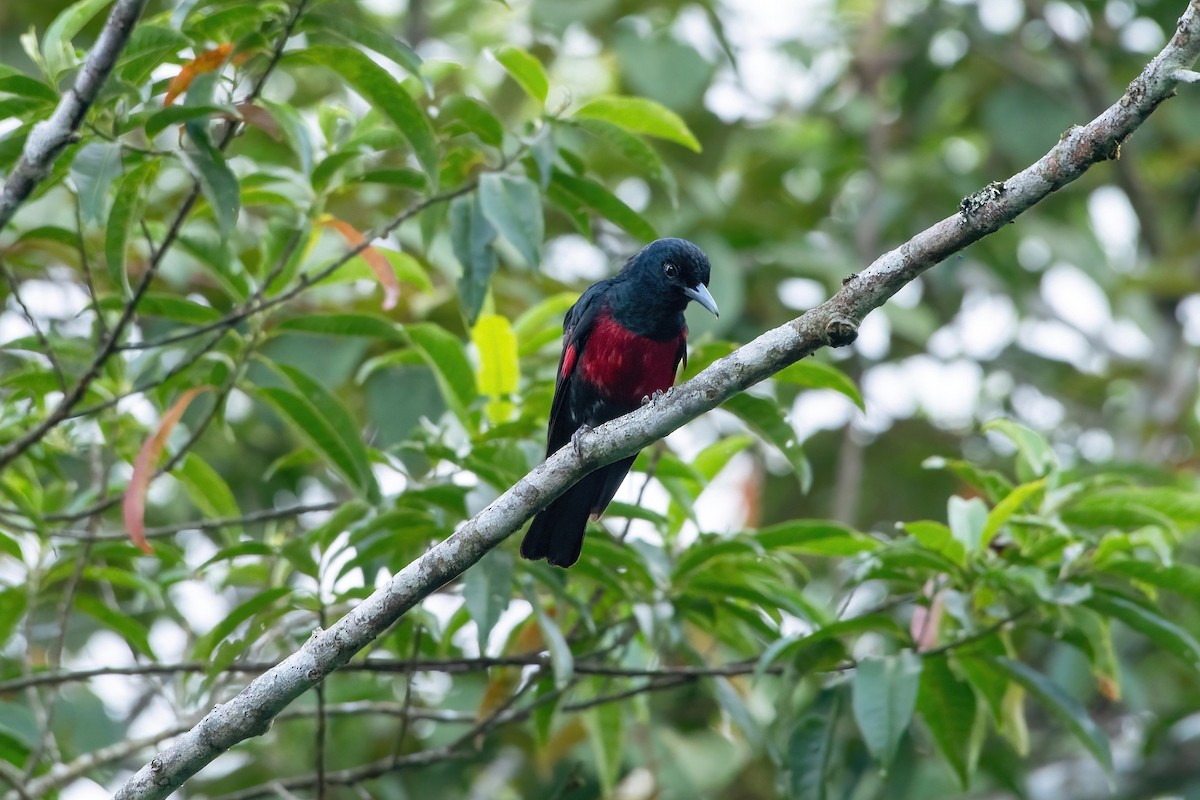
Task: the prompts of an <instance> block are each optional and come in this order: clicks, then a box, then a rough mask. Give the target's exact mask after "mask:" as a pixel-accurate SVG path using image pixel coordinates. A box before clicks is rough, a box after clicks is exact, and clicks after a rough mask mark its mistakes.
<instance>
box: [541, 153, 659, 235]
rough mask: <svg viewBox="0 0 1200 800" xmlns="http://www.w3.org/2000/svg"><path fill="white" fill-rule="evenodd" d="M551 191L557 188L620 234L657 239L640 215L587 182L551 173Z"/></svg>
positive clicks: (582, 179) (606, 190)
mask: <svg viewBox="0 0 1200 800" xmlns="http://www.w3.org/2000/svg"><path fill="white" fill-rule="evenodd" d="M551 185H552V187H558V188H559V189H562V190H563V191H564V192H566V193H567V194H568V195H570V196H571V197H573V198H575V199H576V200H578V201H579V202H580V203H582V204H583V205H585V206H588V207H589V208H592V209H594V210H595V211H598V212H599V213H600V214H601V215H602V216H603V217H604V218H605V219H607V220H608V221H609V222H612V223H613V224H614V225H616V226H617V227H619V228H621V229H622V230H624V231H625V232H626V233H628V234H629V235H630V236H632V237H634V238H635V239H639V240H641V241H645V242H649V241H652V240H654V239H657V238H658V233H656V232H655V230H654V227H653V226H652V225H651V224H650V223H649V222H647V221H646V220H645V219H644V218H642V216H641V215H640V214H638V213H637V212H636V211H634V210H633V209H632V208H630V207H629V206H627V205H625V203H624V201H622V200H621V199H620V198H619V197H617V196H616V195H615V194H613V193H612V192H610V191H609V190H608V189H605V188H604V187H603V186H601V185H600V184H598V183H596V182H595V181H593V180H589V179H587V178H577V177H575V176H574V175H571V174H569V173H566V172H563V171H562V170H560V169H556V170H554V175H553V177H552V178H551Z"/></svg>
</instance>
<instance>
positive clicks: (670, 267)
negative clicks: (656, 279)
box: [663, 261, 679, 278]
mask: <svg viewBox="0 0 1200 800" xmlns="http://www.w3.org/2000/svg"><path fill="white" fill-rule="evenodd" d="M663 272H665V273H666V274H667V277H668V278H674V277H676V276H677V275H679V267H677V266H675V265H674V264H672V263H671V262H670V261H668V262H667V263H665V264H663Z"/></svg>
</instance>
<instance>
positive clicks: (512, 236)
mask: <svg viewBox="0 0 1200 800" xmlns="http://www.w3.org/2000/svg"><path fill="white" fill-rule="evenodd" d="M479 207H480V210H482V212H483V216H484V217H485V218H486V219H487V221H488V222H489V223H490V224H491V226H492V228H494V229H495V230H496V232H497V233H499V234H500V236H502V237H504V240H505V241H507V242H508V243H509V244H511V245H512V246H513V247H514V248H515V249H516V251H517V252H518V253H520V254H521V258H523V259H524V260H525V263H526V264H527V265H529V266H530V267H533V268H535V269H536V268H537V266H538V264H539V263H540V262H541V256H542V239H543V238H544V236H545V231H544V226H545V222H544V220H543V218H542V193H541V192H540V191H538V187H537V185H536V184H534V183H533V181H531V180H529V179H528V178H526V177H524V176H518V175H508V174H503V173H496V172H486V173H484V174H483V175H482V176H480V178H479Z"/></svg>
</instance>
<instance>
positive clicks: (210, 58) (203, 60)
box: [163, 44, 233, 106]
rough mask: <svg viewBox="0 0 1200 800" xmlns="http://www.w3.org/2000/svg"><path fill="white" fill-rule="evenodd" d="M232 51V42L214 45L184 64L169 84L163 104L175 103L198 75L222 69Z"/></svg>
mask: <svg viewBox="0 0 1200 800" xmlns="http://www.w3.org/2000/svg"><path fill="white" fill-rule="evenodd" d="M232 52H233V45H232V44H223V45H220V46H218V47H214V48H213V49H212V50H205V51H204V52H203V53H201V54H200V55H198V56H196V57H195V58H193V59H192V60H191V61H189V62H187V63H186V64H184V65H183V68H182V69H180V70H179V74H178V75H176V76H175V77H174V78H172V79H171V82H170V83H169V84H167V96H166V97H165V98H164V99H163V105H164V106H169V105H171V103H174V102H175V98H176V97H179V95H181V94H183V93H184V92H186V91H187V90H188V87H189V86H191V85H192V81H194V80H195V79H196V76H197V75H203V74H205V73H206V72H212V71H213V70H215V69H220V68H221V66H222V65H223V64H224V63H225V59H227V58H229V54H230V53H232Z"/></svg>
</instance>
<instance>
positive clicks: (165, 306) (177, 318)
mask: <svg viewBox="0 0 1200 800" xmlns="http://www.w3.org/2000/svg"><path fill="white" fill-rule="evenodd" d="M114 214H115V210H114ZM112 216H113V215H112V214H110V215H109V219H110V220H111V219H112ZM125 302H126V301H125V298H123V297H119V296H116V295H109V296H108V297H105V298H104V299H102V300H101V301H100V308H101V310H103V311H109V312H119V311H120V310H121V309H123V308H124V307H125ZM137 311H138V316H139V317H155V318H158V319H166V320H171V321H172V322H183V323H186V324H188V325H204V324H206V323H209V322H214V321H216V320H218V319H220V318H221V312H220V311H217V309H215V308H213V307H212V306H206V305H203V304H201V303H198V302H196V301H195V300H189V299H187V298H184V297H179V296H177V295H173V294H163V293H161V292H147V293H146V294H144V295H142V299H141V301H139V302H138V307H137Z"/></svg>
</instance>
